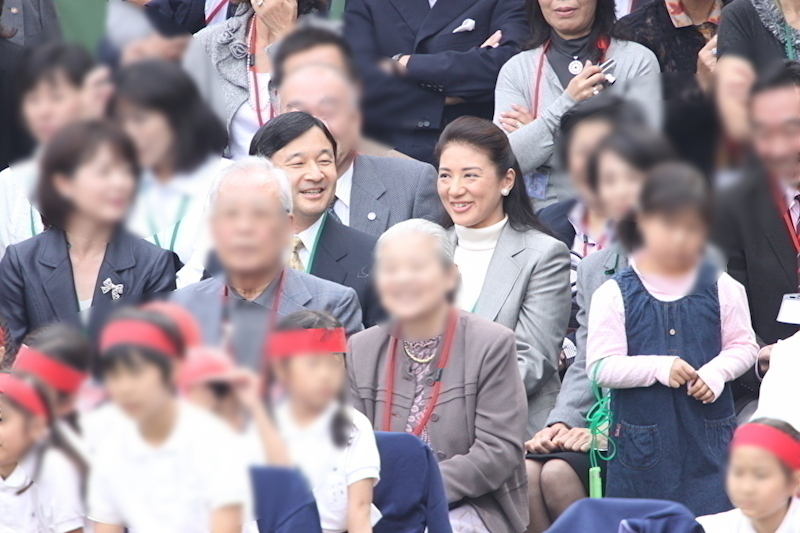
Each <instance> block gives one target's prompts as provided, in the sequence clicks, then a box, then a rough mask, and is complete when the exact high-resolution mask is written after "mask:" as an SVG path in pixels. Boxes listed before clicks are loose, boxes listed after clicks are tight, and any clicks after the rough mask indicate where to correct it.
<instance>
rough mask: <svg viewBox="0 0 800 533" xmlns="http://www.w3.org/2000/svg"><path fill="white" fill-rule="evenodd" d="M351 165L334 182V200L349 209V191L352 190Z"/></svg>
mask: <svg viewBox="0 0 800 533" xmlns="http://www.w3.org/2000/svg"><path fill="white" fill-rule="evenodd" d="M354 164H355V161H354V162H353V163H350V166H349V167H347V170H345V171H344V174H342V175H341V176H340V177H339V179H338V180H336V198H337V199H338V200H340V201H341V202H342V203H343V204H344V205H346V206H347V207H350V191H351V190H352V189H353V165H354Z"/></svg>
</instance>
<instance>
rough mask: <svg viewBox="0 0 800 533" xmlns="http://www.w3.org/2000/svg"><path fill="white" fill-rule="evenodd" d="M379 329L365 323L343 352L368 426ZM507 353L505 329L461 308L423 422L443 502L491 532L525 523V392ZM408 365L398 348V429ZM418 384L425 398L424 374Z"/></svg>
mask: <svg viewBox="0 0 800 533" xmlns="http://www.w3.org/2000/svg"><path fill="white" fill-rule="evenodd" d="M387 331H388V330H387V328H386V326H373V327H371V328H369V329H368V330H366V331H364V332H362V333H359V334H358V335H355V336H353V337H352V338H351V339H350V349H349V350H348V354H347V369H348V372H349V374H350V384H351V386H352V388H353V391H354V397H353V402H354V405H355V407H356V409H358V410H359V411H361V412H362V413H364V414H365V415H366V416H367V418H369V419H370V421H371V422H372V424H373V427H374V428H375V429H376V430H384V429H385V428H384V427H383V423H384V412H385V410H386V405H387V402H386V385H387V370H388V366H389V358H388V357H387V353H386V352H387V351H388V349H389V335H388V333H387ZM398 344H401V343H398ZM515 351H516V350H515V346H514V334H513V332H511V331H510V330H509V329H508V328H505V327H503V326H501V325H499V324H496V323H492V322H490V321H488V320H485V319H483V318H481V317H479V316H476V315H474V314H472V313H467V312H465V311H461V313H460V316H459V320H458V324H457V326H456V333H455V336H454V338H453V346H452V353H451V356H450V359H449V360H448V363H447V367H446V368H445V369H444V370H443V371H442V375H441V380H442V381H441V383H442V384H441V395H440V396H439V399H438V400H437V401H436V406H435V408H434V410H433V414H431V417H430V421H429V423H428V425H427V428H428V435H429V437H430V441H431V448H432V449H433V450H434V453H435V454H436V459H437V461H439V468H440V470H441V471H442V479H443V481H444V488H445V492H446V493H447V500H448V502H449V503H455V502H461V501H464V502H468V503H470V504H472V505H473V506H474V507H475V509H477V511H478V514H479V515H480V517H481V519H482V520H483V522H484V523H485V524H486V527H487V528H488V529H489V531H491V532H492V533H521V532H522V531H525V527H526V526H527V525H528V497H527V490H526V489H527V476H526V475H525V464H524V460H523V456H524V452H523V448H522V442H523V436H524V433H525V411H526V409H525V393H524V392H523V388H522V383H521V382H520V380H519V372H518V370H517V368H516V366H517V365H516V361H515V360H514V359H515ZM409 362H410V360H409V359H408V358H407V357H406V356H405V355H404V354H403V349H402V348H401V347H399V346H398V353H397V354H396V358H395V368H394V370H395V383H394V391H393V397H392V402H391V410H392V415H393V416H392V417H391V427H390V428H389V430H390V431H396V432H404V431H405V427H406V422H407V421H408V416H409V413H410V412H411V407H412V404H413V402H414V395H415V390H414V389H415V382H414V379H413V377H412V375H411V371H410V365H409ZM433 364H436V363H433ZM431 374H433V372H432V373H431ZM424 387H425V391H424V396H425V398H427V399H428V401H430V398H431V395H432V393H433V388H434V379H433V377H432V376H429V377H428V378H427V379H426V381H425V385H424Z"/></svg>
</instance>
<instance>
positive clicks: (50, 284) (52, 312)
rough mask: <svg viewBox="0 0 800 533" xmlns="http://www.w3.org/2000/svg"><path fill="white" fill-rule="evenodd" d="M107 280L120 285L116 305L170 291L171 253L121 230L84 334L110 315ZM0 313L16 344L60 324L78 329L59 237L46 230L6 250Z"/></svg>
mask: <svg viewBox="0 0 800 533" xmlns="http://www.w3.org/2000/svg"><path fill="white" fill-rule="evenodd" d="M106 279H110V280H111V282H112V283H113V284H115V285H119V284H121V285H122V286H123V292H122V298H120V299H119V300H118V302H130V301H131V300H132V297H133V298H134V299H135V297H137V296H141V295H143V294H155V293H162V292H168V291H172V290H175V266H174V262H173V254H172V253H171V252H170V251H168V250H164V249H162V248H159V247H158V246H156V245H154V244H151V243H149V242H147V241H144V240H142V239H140V238H138V237H136V236H135V235H133V234H131V233H128V232H127V231H125V230H120V231H118V232H117V234H116V235H115V237H114V240H113V241H112V242H110V243H109V244H108V248H107V249H106V255H105V258H104V259H103V263H102V265H101V266H100V273H99V274H98V276H97V286H96V287H95V292H94V297H93V300H92V315H91V316H92V320H91V322H90V326H89V329H90V331H91V332H96V331H97V327H98V324H100V322H99V321H101V320H102V318H103V317H104V316H107V315H108V313H109V312H110V311H111V310H112V309H111V308H112V307H114V306H112V305H111V304H112V293H111V292H110V291H108V292H106V293H103V291H102V286H103V282H104V281H105V280H106ZM0 313H2V315H3V317H4V318H5V319H6V322H7V323H8V329H9V331H10V333H11V337H12V339H13V340H14V342H15V343H16V344H19V343H20V342H21V341H22V339H23V338H24V337H25V335H26V334H28V333H29V332H31V331H33V330H35V329H37V328H40V327H42V326H46V325H48V324H52V323H54V322H60V321H64V322H66V323H68V324H72V325H74V326H80V325H81V321H80V317H79V316H78V300H77V297H76V295H75V283H74V280H73V277H72V263H71V262H70V260H69V253H68V252H67V240H66V237H65V235H64V232H63V231H62V230H60V229H58V228H50V229H48V230H47V231H45V232H43V233H40V234H39V235H37V236H35V237H32V238H30V239H28V240H25V241H22V242H20V243H18V244H12V245H11V246H9V247H8V248H7V249H6V255H5V256H4V257H3V260H2V261H0Z"/></svg>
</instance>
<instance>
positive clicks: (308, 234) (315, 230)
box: [297, 213, 326, 272]
mask: <svg viewBox="0 0 800 533" xmlns="http://www.w3.org/2000/svg"><path fill="white" fill-rule="evenodd" d="M325 218H326V215H325V213H323V214H322V216H321V217H319V218H318V219H317V221H316V222H314V223H313V224H311V225H310V226H309V227H307V228H306V229H304V230H303V231H301V232H300V233H298V234H297V236H298V237H300V240H301V241H302V242H303V246H302V247H301V248H300V249H299V250H298V251H297V255H299V256H300V261H302V262H303V267H305V269H306V272H310V271H311V266H312V265H311V264H310V263H311V257H312V256H313V254H314V248H315V247H316V246H317V241H318V240H319V232H320V231H322V223H323V221H324V220H325Z"/></svg>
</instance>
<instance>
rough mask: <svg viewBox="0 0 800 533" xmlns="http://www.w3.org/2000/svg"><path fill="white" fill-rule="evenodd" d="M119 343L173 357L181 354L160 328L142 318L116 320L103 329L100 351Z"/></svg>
mask: <svg viewBox="0 0 800 533" xmlns="http://www.w3.org/2000/svg"><path fill="white" fill-rule="evenodd" d="M121 344H128V345H131V346H137V347H139V348H148V349H151V350H154V351H156V352H158V353H160V354H163V355H165V356H167V357H172V358H175V359H179V358H180V356H181V354H180V352H179V350H178V347H177V346H176V345H175V342H174V341H173V340H172V339H170V338H169V336H168V335H167V334H166V333H164V332H163V331H162V330H161V328H159V327H158V326H156V325H155V324H151V323H149V322H145V321H143V320H134V319H124V320H117V321H115V322H112V323H110V324H109V325H107V326H106V327H105V328H104V329H103V333H102V335H101V336H100V351H101V352H105V351H107V350H109V349H111V348H113V347H115V346H119V345H121Z"/></svg>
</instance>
